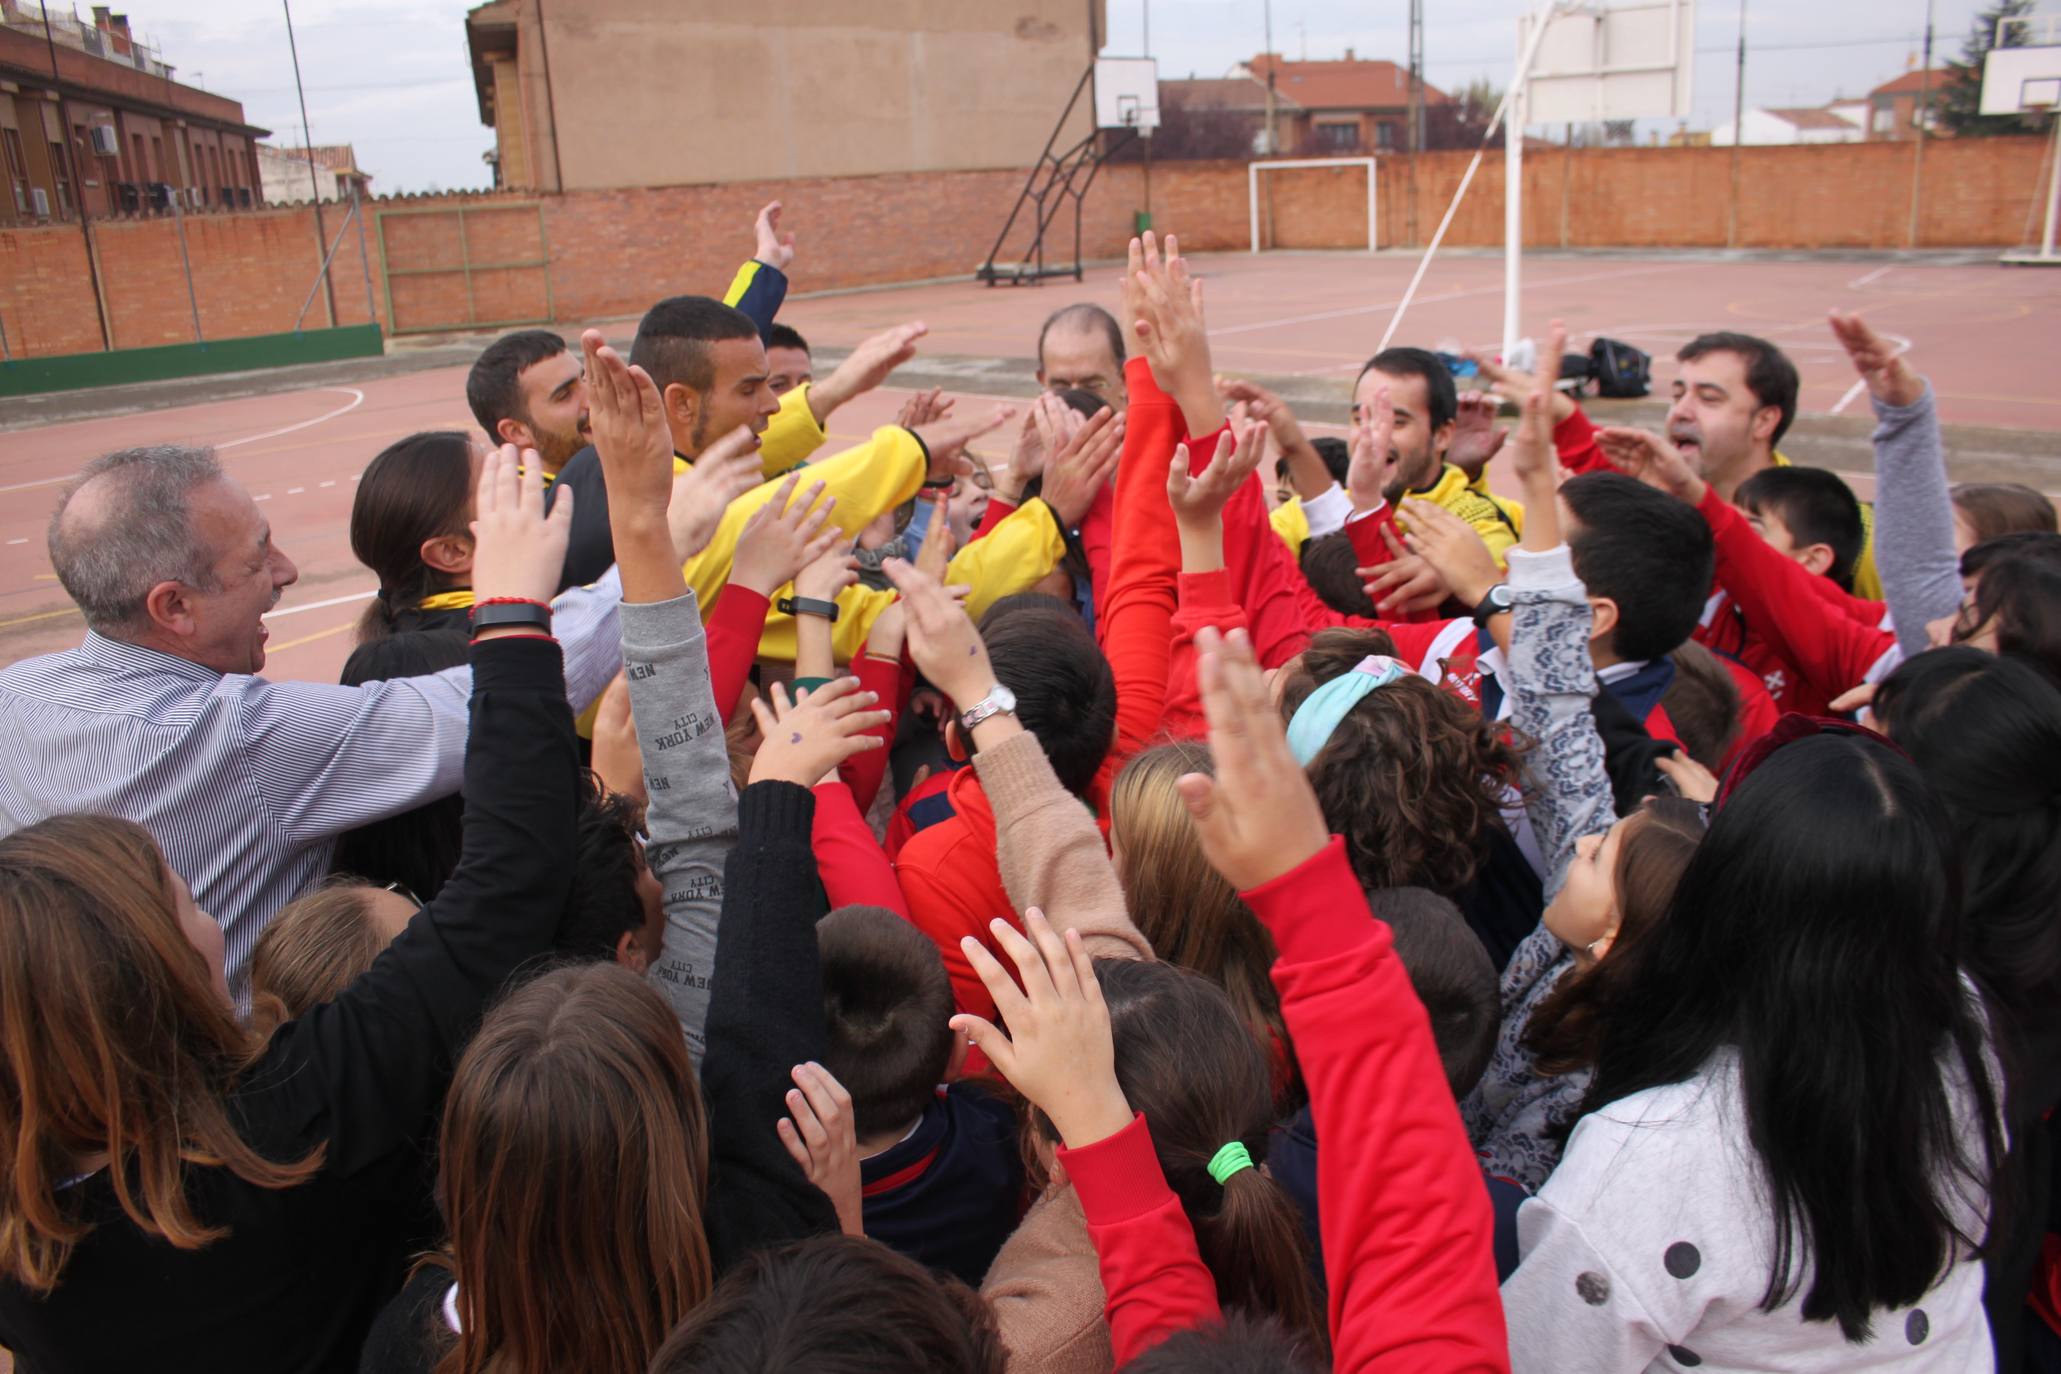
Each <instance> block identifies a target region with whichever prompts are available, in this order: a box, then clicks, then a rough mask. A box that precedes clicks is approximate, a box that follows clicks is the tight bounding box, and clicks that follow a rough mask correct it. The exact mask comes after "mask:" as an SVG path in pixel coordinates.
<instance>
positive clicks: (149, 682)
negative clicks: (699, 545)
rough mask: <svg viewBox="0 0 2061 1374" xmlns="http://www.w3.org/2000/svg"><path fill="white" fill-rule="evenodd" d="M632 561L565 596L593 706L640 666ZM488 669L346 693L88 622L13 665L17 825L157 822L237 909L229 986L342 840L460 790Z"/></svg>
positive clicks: (10, 772)
mask: <svg viewBox="0 0 2061 1374" xmlns="http://www.w3.org/2000/svg"><path fill="white" fill-rule="evenodd" d="M621 601H622V583H621V581H620V580H619V579H618V577H617V575H616V574H615V572H614V571H612V570H611V571H610V572H609V574H608V575H607V576H606V577H605V578H603V579H602V580H601V581H599V582H597V583H595V584H594V585H593V586H591V587H585V588H574V589H573V590H571V591H568V592H566V593H565V594H563V595H562V596H560V597H559V598H558V600H557V603H556V615H555V616H554V633H556V634H557V636H558V639H559V643H560V644H562V645H563V646H564V648H565V680H566V691H567V695H568V696H569V697H570V699H571V700H572V702H573V703H574V705H575V706H576V707H580V706H584V705H586V704H587V703H588V702H590V701H592V700H593V699H594V698H595V697H597V696H599V695H600V694H601V690H602V689H603V688H604V687H606V686H607V685H608V681H609V679H610V678H612V677H613V676H615V674H616V672H617V671H618V670H619V669H620V668H621V666H622V639H621V634H622V631H621V627H620V623H619V617H618V614H617V610H618V607H619V606H620V604H621ZM471 696H472V669H471V668H470V667H457V668H452V669H449V670H447V671H445V672H441V673H437V674H435V675H433V676H429V677H418V678H402V679H396V680H394V681H391V682H371V683H367V684H365V685H364V686H362V687H332V686H329V685H327V684H324V683H319V682H268V681H267V680H265V679H264V678H262V677H253V676H250V675H249V674H245V673H229V674H223V673H218V672H216V671H215V670H214V669H212V668H206V667H203V666H201V665H200V664H198V663H194V662H191V661H189V660H187V659H183V658H177V657H174V656H173V655H171V654H166V653H160V652H159V651H157V650H155V649H146V648H142V647H140V646H138V645H135V644H129V643H125V642H123V641H121V640H116V639H109V638H106V637H104V636H102V635H99V634H96V633H94V632H92V631H90V630H89V631H88V632H87V634H86V642H85V643H83V644H81V645H80V646H79V647H78V648H76V649H71V650H67V651H66V652H64V653H56V654H44V655H42V656H40V657H37V658H30V659H24V660H23V661H21V662H19V663H16V664H14V665H13V666H11V667H9V668H6V669H5V670H0V830H5V831H12V830H15V829H18V828H19V827H21V826H25V825H30V824H32V823H34V822H36V821H39V820H42V819H44V818H45V817H48V816H55V815H61V814H64V813H66V812H81V811H83V812H94V813H99V814H102V815H109V816H121V817H124V818H126V819H128V820H132V821H135V822H136V823H137V824H139V825H141V826H142V827H143V828H144V829H146V830H148V831H149V832H150V833H151V835H152V836H153V837H154V838H155V839H156V840H157V843H158V847H159V848H160V849H161V850H163V851H164V856H165V861H166V862H167V863H168V864H170V865H171V867H172V869H173V871H174V872H176V873H178V874H179V876H180V877H182V878H184V879H185V880H186V882H187V885H188V886H189V887H191V888H192V890H193V900H194V902H195V903H196V904H197V905H198V906H199V907H200V908H201V909H202V910H203V911H206V912H208V913H210V914H211V915H213V916H214V918H215V919H216V920H217V921H219V922H220V923H221V925H222V928H223V932H224V934H225V936H226V940H227V944H228V951H229V958H228V964H229V985H230V988H231V989H232V990H234V991H235V992H236V994H237V996H238V997H239V998H241V997H242V996H244V995H245V994H244V973H245V964H246V962H247V961H248V960H249V958H250V952H251V946H252V945H253V944H255V943H256V941H257V938H258V934H259V932H260V931H262V930H263V929H264V928H265V924H266V922H268V921H270V920H271V919H272V917H273V916H274V915H275V914H276V913H277V912H278V911H279V909H280V908H281V907H283V906H285V905H286V904H287V903H288V902H290V901H292V900H293V899H294V898H295V897H297V896H299V895H300V894H301V893H302V892H304V891H305V890H306V889H307V888H308V887H309V885H310V884H312V883H314V882H316V881H317V880H319V879H320V878H321V877H322V876H323V875H324V874H325V873H327V872H328V871H329V862H330V857H331V855H332V854H333V852H334V850H335V848H336V837H337V836H339V835H341V834H343V833H344V832H345V831H348V830H352V829H355V828H356V827H358V826H361V825H366V824H369V823H370V822H372V821H376V820H381V819H384V818H385V817H388V816H392V815H396V814H398V813H400V812H403V811H407V810H409V809H411V808H413V807H416V806H420V805H422V804H423V803H424V802H427V801H431V800H434V799H435V798H438V797H444V796H449V795H450V794H451V793H453V792H456V791H457V790H458V787H459V784H460V783H461V781H462V780H463V776H464V766H465V735H466V728H467V723H468V720H469V703H470V700H471Z"/></svg>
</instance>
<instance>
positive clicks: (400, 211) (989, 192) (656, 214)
mask: <svg viewBox="0 0 2061 1374" xmlns="http://www.w3.org/2000/svg"><path fill="white" fill-rule="evenodd" d="M2042 143H2043V140H2041V139H2039V138H2009V139H1979V140H1976V139H1971V140H1966V141H1963V142H1953V141H1950V140H1941V141H1937V142H1934V143H1932V144H1930V145H1929V147H1928V149H1927V152H1926V161H1925V182H1924V185H1925V195H1924V197H1923V202H1922V204H1921V206H1920V222H1919V235H1918V241H1919V243H1920V245H1921V246H1926V247H1947V246H1990V245H2008V244H2012V243H2016V242H2017V241H2018V240H2019V238H2020V236H2021V234H2022V232H2023V229H2024V225H2025V217H2026V210H2027V206H2028V205H2029V204H2030V202H2031V200H2032V198H2033V197H2034V195H2035V194H2036V186H2035V182H2036V181H2037V179H2038V174H2039V167H2040V158H2041V152H2042ZM1468 156H1469V155H1468V154H1466V153H1433V154H1427V155H1426V156H1425V157H1423V158H1422V159H1420V160H1419V161H1418V162H1417V164H1416V165H1415V166H1414V167H1413V166H1412V165H1411V162H1410V160H1409V159H1407V158H1391V159H1384V160H1383V161H1382V162H1381V163H1380V166H1379V186H1378V200H1379V209H1378V214H1379V217H1380V221H1381V224H1380V230H1381V232H1380V242H1381V243H1382V244H1383V245H1384V246H1396V245H1399V244H1402V243H1403V241H1404V239H1405V237H1406V226H1407V208H1408V207H1407V197H1408V195H1409V192H1410V189H1411V186H1412V183H1413V180H1414V185H1415V189H1416V195H1417V223H1418V226H1419V231H1420V233H1421V234H1422V235H1423V236H1427V237H1428V236H1429V234H1430V233H1431V231H1432V230H1433V229H1434V228H1435V227H1436V225H1437V223H1438V219H1439V216H1440V215H1441V214H1443V213H1444V210H1445V207H1446V203H1447V201H1448V200H1449V198H1450V197H1451V195H1452V192H1453V188H1454V187H1455V186H1457V185H1458V184H1459V181H1460V178H1461V176H1462V174H1463V173H1464V171H1465V169H1466V165H1467V161H1468ZM1911 156H1912V145H1910V144H1855V145H1831V146H1819V147H1802V148H1749V149H1745V150H1744V151H1743V153H1742V155H1741V159H1740V161H1741V178H1740V185H1741V190H1742V195H1741V202H1740V208H1739V242H1740V243H1741V245H1742V246H1745V247H1755V248H1758V247H1784V248H1819V247H1873V248H1900V247H1904V246H1905V245H1906V243H1907V241H1908V234H1909V217H1910V187H1911V179H1910V171H1911ZM1151 177H1152V191H1151V207H1152V214H1153V219H1154V222H1155V223H1156V224H1157V225H1158V226H1159V227H1161V228H1162V229H1172V230H1174V231H1175V232H1177V233H1178V234H1180V236H1181V241H1182V243H1183V245H1184V246H1186V247H1187V248H1189V249H1191V250H1194V251H1224V250H1237V249H1242V248H1244V247H1245V246H1246V244H1247V235H1248V230H1247V204H1246V166H1245V164H1244V163H1243V162H1235V161H1226V162H1184V163H1171V164H1169V163H1162V164H1159V165H1157V166H1155V167H1154V168H1153V169H1152V173H1151ZM1143 179H1144V169H1143V168H1142V167H1139V166H1137V165H1135V164H1126V165H1120V166H1110V167H1107V168H1104V169H1103V171H1102V174H1101V176H1100V178H1099V179H1098V180H1097V182H1096V183H1095V186H1094V189H1093V190H1092V192H1091V193H1090V195H1089V197H1088V201H1087V205H1086V209H1085V213H1084V214H1083V217H1082V244H1083V248H1084V251H1085V252H1086V253H1087V254H1088V256H1090V257H1094V258H1111V257H1116V256H1119V255H1121V253H1122V252H1123V246H1124V242H1125V240H1126V239H1127V238H1128V237H1129V235H1130V233H1131V228H1132V222H1133V220H1132V217H1133V215H1134V213H1135V212H1136V211H1137V210H1138V209H1140V208H1142V207H1143V205H1144V203H1145V200H1144V186H1143ZM1502 183H1503V160H1502V156H1501V154H1500V153H1496V154H1492V155H1490V156H1489V157H1487V158H1486V159H1484V161H1483V166H1482V169H1481V171H1480V173H1479V174H1478V175H1477V177H1476V178H1475V183H1474V186H1473V189H1472V190H1471V191H1470V192H1469V194H1468V199H1467V201H1466V202H1465V204H1463V206H1462V207H1461V209H1460V212H1459V214H1458V215H1457V216H1455V218H1454V221H1453V227H1452V229H1451V231H1450V233H1449V234H1448V238H1447V241H1448V242H1449V243H1452V244H1454V245H1456V246H1491V245H1495V244H1499V243H1501V242H1502V236H1503V198H1502V189H1503V187H1502ZM1260 184H1261V189H1262V241H1263V242H1264V243H1268V244H1270V245H1272V246H1276V247H1283V248H1354V247H1357V246H1359V245H1360V244H1363V243H1364V242H1365V241H1366V209H1365V206H1366V181H1365V177H1364V174H1363V173H1362V172H1361V171H1359V170H1358V169H1357V168H1337V169H1333V168H1321V169H1313V170H1284V171H1275V172H1268V173H1265V174H1264V175H1263V176H1262V177H1261V182H1260ZM1022 185H1023V174H1022V173H1020V172H1011V171H991V172H959V173H946V172H939V173H924V174H917V175H910V176H882V177H853V178H842V179H814V180H800V181H785V182H747V183H732V184H728V185H721V186H676V187H662V188H657V189H648V190H621V191H588V192H575V193H573V194H571V195H564V196H546V197H542V198H539V199H534V200H525V199H524V198H522V197H518V196H513V195H503V196H491V195H489V196H475V197H446V198H438V199H434V200H424V201H392V202H373V203H371V205H370V206H369V207H368V213H367V221H368V223H367V239H368V241H369V243H370V246H371V252H372V256H373V265H372V266H373V280H374V285H375V294H376V295H377V297H378V300H377V304H376V310H377V313H378V316H379V318H380V320H381V322H382V323H383V324H385V325H387V326H388V327H389V328H392V327H393V326H394V325H395V324H396V323H397V322H398V324H399V325H400V326H401V327H402V328H404V329H405V328H417V327H424V326H433V325H440V324H457V323H459V322H462V321H463V320H465V319H466V318H467V317H468V316H467V300H466V291H465V284H464V281H463V279H462V278H461V277H460V276H458V275H457V274H455V273H449V272H445V273H428V274H423V275H409V274H402V275H396V276H394V277H393V278H392V281H391V288H392V293H393V309H394V312H395V314H396V315H397V316H398V321H396V320H389V319H388V318H387V301H386V297H385V287H384V286H383V285H382V284H381V277H382V273H383V267H382V264H381V249H380V246H379V236H380V234H381V233H384V235H385V238H386V241H387V245H388V249H389V251H390V252H391V254H392V259H393V262H392V265H393V266H394V268H396V269H397V271H398V270H399V269H404V268H437V267H443V268H449V267H453V266H455V265H456V264H457V263H459V262H460V261H463V260H469V261H470V262H471V263H473V264H474V265H475V267H476V268H477V267H480V266H483V265H488V264H503V266H498V267H496V268H495V269H494V270H492V271H487V272H476V273H475V276H474V280H473V284H472V299H471V303H470V308H471V310H472V312H473V314H472V316H471V317H472V318H476V319H479V320H482V321H502V320H516V319H531V318H543V317H544V316H546V315H549V316H551V317H552V318H555V319H557V320H560V321H566V322H571V321H579V320H591V319H599V318H606V317H611V316H624V315H634V314H636V313H638V312H639V311H641V310H643V309H644V307H645V306H647V305H648V304H650V302H651V301H653V300H654V299H657V298H658V297H660V296H665V295H670V294H675V293H679V292H685V291H707V290H711V289H713V288H715V287H716V286H718V285H720V284H721V283H723V282H727V281H728V279H729V274H730V273H731V271H732V270H734V268H735V267H736V265H737V263H738V262H739V261H741V260H742V258H743V256H744V254H745V253H747V252H748V251H750V243H751V240H750V237H749V229H748V226H749V224H750V222H751V218H752V215H753V213H754V212H755V211H756V210H757V208H758V207H759V206H760V205H761V204H763V203H764V202H765V201H768V200H772V199H775V198H778V199H780V200H781V201H783V202H784V203H785V204H786V206H787V213H786V220H785V223H786V225H787V227H789V228H791V229H793V230H794V231H795V232H796V233H797V234H798V235H800V237H801V241H802V244H803V248H804V252H803V255H802V257H801V259H800V261H799V264H798V270H797V272H796V274H795V280H794V284H793V285H794V289H795V290H797V291H810V290H819V289H827V288H833V287H846V286H862V285H871V284H876V283H883V282H897V281H913V280H919V279H923V278H929V277H954V276H963V275H966V274H968V273H970V272H971V271H972V270H973V269H974V268H975V267H976V266H977V265H978V264H979V263H980V262H981V261H983V260H984V259H985V257H986V256H987V252H988V249H989V247H990V245H991V244H992V243H993V242H994V237H995V235H996V233H997V232H998V231H999V229H1000V227H1001V224H1002V221H1003V219H1004V217H1005V216H1007V215H1008V213H1009V209H1010V206H1011V205H1012V204H1013V203H1014V201H1015V198H1016V195H1017V193H1018V191H1019V190H1020V189H1021V188H1022ZM1525 186H1526V203H1525V240H1526V242H1527V243H1529V244H1531V245H1533V246H1535V247H1557V246H1560V245H1562V244H1565V245H1568V246H1574V247H1713V246H1723V245H1724V243H1725V241H1726V230H1727V223H1726V221H1727V216H1726V206H1727V203H1728V199H1729V195H1730V187H1731V151H1730V150H1729V149H1722V148H1719V149H1708V148H1650V149H1649V148H1623V149H1584V150H1578V151H1575V152H1573V153H1571V154H1570V153H1568V152H1567V151H1565V150H1562V149H1557V148H1554V149H1542V150H1540V151H1538V152H1535V153H1530V154H1528V155H1527V157H1526V158H1525ZM461 205H462V206H464V207H466V211H467V213H466V215H465V220H464V231H463V233H464V237H463V238H462V240H461V238H460V237H459V234H460V229H459V221H458V216H457V215H456V214H455V213H453V212H454V211H455V210H456V208H457V207H459V206H461ZM423 211H428V212H429V213H419V212H423ZM382 212H384V213H383V217H382ZM343 213H344V211H343V207H341V206H334V205H332V206H327V207H325V214H326V217H327V221H328V228H329V232H330V233H331V234H332V235H334V234H335V232H336V230H337V228H338V227H339V225H340V224H341V223H342V216H343ZM1071 226H1072V215H1071V210H1070V209H1068V210H1066V211H1064V212H1063V213H1062V214H1061V215H1060V217H1059V220H1058V224H1057V226H1056V228H1057V230H1058V239H1057V242H1056V243H1055V245H1054V246H1053V247H1052V248H1051V250H1050V251H1049V252H1048V258H1050V259H1054V260H1057V259H1061V258H1064V257H1065V256H1066V255H1067V254H1068V253H1069V252H1070V248H1071V241H1072V240H1071ZM186 229H187V240H188V249H189V251H190V253H191V256H192V261H193V275H194V282H195V289H196V291H197V294H198V295H199V298H200V309H201V324H202V328H203V330H204V332H205V333H206V334H207V336H208V337H210V338H223V337H231V336H237V335H248V334H261V333H269V332H276V331H281V330H286V329H290V328H292V327H293V317H294V313H295V312H296V311H297V310H298V309H299V308H300V304H301V301H302V300H303V299H304V298H305V297H306V295H307V292H308V287H309V285H310V283H312V282H313V280H314V278H315V270H316V265H317V263H318V261H319V258H320V254H319V250H318V248H317V236H316V231H315V227H314V212H313V209H312V208H311V207H305V206H304V207H300V208H296V209H290V210H286V209H282V210H265V211H261V212H247V213H216V214H200V215H191V216H188V217H187V219H186ZM94 238H95V241H96V245H97V248H98V256H99V261H100V264H101V270H102V274H103V281H104V290H105V294H106V298H107V302H108V313H109V315H110V317H111V319H112V322H113V325H114V333H115V344H116V346H117V347H124V348H126V347H136V346H141V345H146V344H164V343H182V342H188V341H190V340H191V339H192V337H193V326H192V319H191V316H190V313H189V311H188V307H187V300H186V287H185V279H184V276H183V274H182V272H181V270H180V264H179V243H178V235H177V229H176V226H175V225H174V223H173V222H172V221H171V220H169V219H149V220H135V221H105V222H99V223H96V224H95V226H94ZM1027 238H1028V224H1027V219H1026V218H1020V219H1019V221H1018V223H1017V225H1016V227H1015V229H1014V231H1013V232H1012V234H1011V239H1010V248H1011V250H1012V251H1014V252H1016V253H1019V254H1020V252H1021V249H1022V245H1023V244H1024V243H1025V242H1026V241H1027ZM1003 256H1004V260H1005V261H1007V260H1009V254H1008V253H1005V254H1004V255H1003ZM538 258H548V261H549V267H548V269H539V268H535V267H524V266H517V265H512V264H522V263H528V262H534V261H536V260H537V259H538ZM333 271H334V274H335V281H336V300H337V314H338V318H339V321H340V322H341V323H344V324H356V323H362V322H364V321H365V319H366V318H367V315H366V309H365V288H364V270H363V268H362V266H361V264H360V260H359V257H358V237H357V234H356V232H355V230H353V231H352V232H351V233H348V234H346V235H345V236H344V242H343V247H342V249H341V250H340V251H339V253H338V254H337V259H336V263H335V265H334V268H333ZM326 322H327V321H326V317H325V312H324V306H323V302H322V300H321V298H320V297H319V296H318V297H317V299H316V302H315V305H314V307H313V309H311V310H310V311H309V313H308V317H307V323H308V325H309V326H310V327H319V326H320V325H322V324H324V323H326ZM0 325H4V327H5V329H6V333H7V343H8V347H9V348H10V349H12V350H13V351H14V352H16V353H17V354H50V353H68V352H79V351H88V350H92V349H96V348H98V347H99V346H100V337H99V328H98V325H97V324H96V322H95V311H94V304H93V296H92V291H91V288H90V286H89V285H88V283H87V273H86V256H85V249H84V245H83V243H82V241H81V238H80V235H79V230H78V227H77V226H76V225H50V226H45V227H39V228H33V229H15V230H0Z"/></svg>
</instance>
